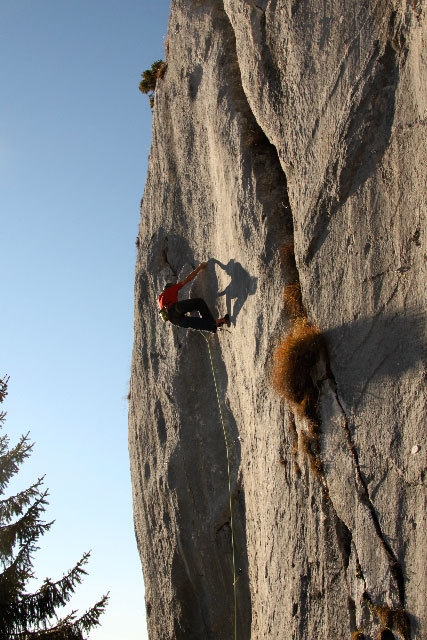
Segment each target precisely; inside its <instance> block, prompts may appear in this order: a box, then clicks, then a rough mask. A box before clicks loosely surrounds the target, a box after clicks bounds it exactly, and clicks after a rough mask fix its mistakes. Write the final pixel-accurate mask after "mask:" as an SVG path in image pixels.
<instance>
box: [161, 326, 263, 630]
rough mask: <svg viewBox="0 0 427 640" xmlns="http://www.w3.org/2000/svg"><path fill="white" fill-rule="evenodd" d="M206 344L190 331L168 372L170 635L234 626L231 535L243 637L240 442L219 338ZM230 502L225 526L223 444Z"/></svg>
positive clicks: (247, 606)
mask: <svg viewBox="0 0 427 640" xmlns="http://www.w3.org/2000/svg"><path fill="white" fill-rule="evenodd" d="M208 340H209V345H210V348H211V354H212V363H213V367H214V371H215V378H216V384H217V389H218V395H219V398H220V402H221V412H220V410H219V407H218V401H217V396H216V391H215V380H214V378H213V375H212V370H211V362H210V357H209V350H208V345H207V344H206V340H205V338H204V337H203V336H202V335H201V334H200V333H199V332H197V331H191V330H190V331H188V332H187V335H186V337H185V339H184V340H183V341H182V345H181V349H180V351H179V358H178V363H177V370H176V373H175V376H174V379H173V387H174V398H175V407H176V411H177V442H176V446H175V449H174V450H173V453H172V455H171V458H170V460H169V465H168V486H169V490H170V492H171V494H172V495H173V496H174V504H175V506H174V508H173V513H172V514H171V517H172V520H174V521H175V523H176V527H175V536H176V547H175V549H174V554H173V559H172V567H171V570H172V575H171V583H172V588H173V590H174V593H175V601H176V606H177V609H176V613H175V620H174V638H176V639H177V640H179V639H181V638H182V639H183V638H185V639H186V640H192V639H194V640H196V639H197V640H199V639H200V638H212V639H214V638H215V639H216V640H222V639H223V640H228V639H229V638H230V637H232V636H233V625H234V586H233V585H234V570H233V556H232V548H233V546H232V534H234V548H235V567H236V578H237V582H236V587H237V592H236V598H237V608H236V610H237V630H238V637H240V638H249V637H250V629H251V597H250V589H249V576H248V557H247V540H246V507H245V497H244V490H243V487H242V486H241V483H240V480H239V477H238V470H239V467H240V460H241V447H240V440H239V432H238V426H237V424H236V421H235V419H234V416H233V414H232V411H231V409H230V407H229V405H228V404H227V402H226V397H227V386H228V375H227V371H226V367H225V365H224V363H223V361H222V357H221V350H220V348H219V343H218V339H217V338H216V337H213V336H210V337H209V338H208ZM221 414H222V419H223V422H224V429H225V433H226V437H227V442H228V452H229V459H230V487H231V496H232V509H233V531H232V530H231V519H230V500H229V476H228V466H227V449H226V444H225V438H224V431H223V427H222V422H221Z"/></svg>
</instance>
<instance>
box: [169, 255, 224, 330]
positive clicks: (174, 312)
mask: <svg viewBox="0 0 427 640" xmlns="http://www.w3.org/2000/svg"><path fill="white" fill-rule="evenodd" d="M207 264H208V263H207V262H201V263H200V264H199V266H198V267H196V269H194V271H192V272H191V273H190V274H189V275H188V276H187V277H186V278H185V279H184V280H183V281H182V282H177V283H176V284H173V283H168V284H167V285H166V287H165V288H164V290H163V291H162V293H161V294H160V295H159V297H158V298H157V304H158V306H159V310H160V311H159V313H160V316H161V318H162V320H164V321H165V322H166V321H169V322H171V323H172V324H175V325H177V326H178V327H184V328H185V329H197V330H199V331H211V332H212V333H216V330H217V329H218V327H222V326H223V325H229V324H230V319H229V316H228V314H227V315H225V316H224V317H223V318H219V320H215V319H214V317H213V315H212V313H211V312H210V310H209V307H208V305H207V304H206V302H205V301H204V300H203V299H202V298H189V299H188V300H179V301H178V291H179V290H180V289H182V287H183V286H184V285H186V284H188V283H189V282H191V280H193V279H194V278H195V277H196V276H197V274H198V273H199V271H202V270H203V269H205V268H206V265H207ZM192 311H198V312H199V314H200V316H201V317H200V318H197V317H193V316H187V313H191V312H192Z"/></svg>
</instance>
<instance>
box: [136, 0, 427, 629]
mask: <svg viewBox="0 0 427 640" xmlns="http://www.w3.org/2000/svg"><path fill="white" fill-rule="evenodd" d="M426 13H427V12H426V5H425V3H422V2H421V1H417V0H402V1H401V2H397V1H396V2H394V1H393V0H379V1H377V2H365V1H363V0H362V1H361V2H354V1H353V0H352V1H351V2H350V0H334V2H329V1H328V0H325V1H324V2H319V1H318V0H293V1H291V0H257V1H251V0H224V1H221V0H185V1H184V0H172V3H171V14H170V20H169V27H168V42H167V48H168V55H167V68H166V71H165V73H164V76H163V78H162V79H159V80H158V82H157V88H156V94H155V104H154V109H153V134H152V146H151V151H150V158H149V168H148V174H147V180H146V185H145V191H144V198H143V202H142V206H141V223H140V229H139V236H138V255H137V262H136V278H135V340H134V349H133V358H132V374H131V386H130V403H129V454H130V464H131V477H132V486H133V503H134V515H135V532H136V538H137V544H138V549H139V552H140V555H141V561H142V566H143V572H144V580H145V587H146V607H147V618H148V625H149V633H150V639H151V640H172V639H177V640H179V639H181V638H185V639H186V640H193V639H194V640H196V639H197V640H200V639H205V638H206V639H215V640H226V639H227V640H232V639H233V638H235V637H237V638H239V640H249V639H250V638H251V639H252V640H264V639H265V638H272V639H273V638H274V639H278V638H280V639H281V638H289V639H291V638H292V639H293V640H315V639H316V640H317V639H319V640H331V639H334V640H335V639H336V640H339V639H341V638H342V639H349V640H350V639H351V638H352V634H355V632H356V631H360V632H363V634H364V637H365V638H367V639H372V640H373V639H374V638H376V637H380V634H381V633H385V632H384V631H383V629H384V628H386V627H390V628H391V631H390V633H391V632H392V633H393V634H394V636H395V637H396V638H403V639H404V640H406V639H408V638H414V639H417V640H426V638H427V598H426V593H427V572H426V566H427V562H426V556H427V553H426V539H427V513H426V506H427V500H426V469H427V457H426V451H427V448H426V447H427V443H426V426H427V425H426V340H427V335H426V259H427V243H426V208H427V202H426V200H427V198H426V192H427V187H426V185H427V177H426V176H427V145H426V138H427V135H426V133H427V45H426V42H427V16H426ZM283 247H293V252H294V256H295V264H296V271H295V267H294V268H292V267H290V266H289V260H288V261H286V260H284V259H283V255H284V254H283ZM288 252H289V250H288ZM202 260H208V267H207V268H206V270H205V271H203V272H201V273H200V274H199V275H198V276H197V278H196V279H195V280H194V281H193V282H192V283H191V284H190V285H188V286H187V287H185V288H184V289H183V290H182V291H181V294H182V296H183V297H187V296H189V295H191V296H202V297H204V298H205V300H206V301H207V303H208V304H209V306H210V308H211V309H212V310H213V311H214V312H215V315H216V317H219V316H220V315H223V314H224V313H225V312H226V311H228V312H229V313H230V316H231V320H232V326H231V328H230V329H229V330H226V331H222V332H221V333H218V334H217V335H215V336H214V335H211V336H206V337H205V336H204V335H202V334H200V333H198V332H195V331H191V330H190V331H187V332H186V331H185V330H182V329H178V328H176V327H172V326H171V325H170V324H168V323H166V324H163V323H162V322H161V320H160V319H159V317H158V313H157V308H156V297H157V295H158V294H159V293H160V291H161V290H162V288H163V285H164V284H165V282H169V281H171V280H172V281H173V280H177V279H179V280H180V279H182V278H183V277H185V276H186V275H187V274H188V273H189V272H190V271H191V269H192V268H193V267H194V266H196V265H197V264H198V263H199V262H201V261H202ZM295 280H298V282H299V284H300V287H301V293H302V300H303V303H304V307H305V309H306V314H307V318H308V320H309V322H310V323H311V324H312V325H314V326H316V327H317V328H318V329H319V331H320V332H321V333H322V335H323V336H324V339H325V344H326V352H325V353H323V354H322V355H321V356H320V357H319V361H318V363H317V365H316V366H315V367H313V369H312V371H311V374H310V376H311V379H312V382H313V384H314V387H315V389H316V403H315V420H314V423H315V426H316V428H317V429H318V432H319V436H318V449H317V451H316V456H317V460H318V461H319V460H320V462H321V464H320V466H319V465H318V468H317V470H316V469H315V468H314V465H313V464H312V462H313V458H312V457H311V458H310V455H307V450H306V449H304V442H306V434H308V433H309V432H310V428H312V427H313V418H311V420H310V419H309V417H307V415H306V414H304V412H301V411H297V410H296V408H295V407H293V406H291V405H290V404H287V403H286V402H284V401H283V400H282V399H281V398H280V397H279V396H278V395H277V394H276V392H275V391H274V389H273V387H272V383H271V371H272V366H273V363H272V360H273V353H274V346H275V345H276V344H277V343H278V342H280V340H282V339H283V337H284V336H286V334H287V332H288V331H289V330H290V328H291V324H292V321H291V319H290V317H289V315H287V313H286V311H285V309H284V303H283V290H284V286H285V285H286V284H287V283H289V282H294V281H295ZM207 341H208V342H207ZM210 354H211V357H212V359H211V358H210ZM212 366H213V370H212ZM213 371H214V373H215V378H214V376H213ZM215 381H216V386H215ZM217 392H218V395H217ZM218 398H219V404H218ZM221 417H222V421H221ZM222 422H223V424H224V429H225V438H224V432H223V424H222ZM226 445H227V448H226ZM227 452H228V458H229V464H230V474H228V470H227ZM229 483H230V484H229ZM229 486H230V490H231V498H232V520H231V519H230V508H229ZM231 525H232V526H231ZM232 530H233V533H234V550H235V570H234V571H233V556H232V535H231V534H232ZM235 578H236V579H237V581H236V583H235V585H234V584H233V582H234V580H235ZM234 596H236V605H237V606H236V607H235V606H234ZM141 606H143V603H141ZM235 625H236V632H235ZM353 637H356V636H353ZM360 637H361V636H360ZM381 637H382V636H381ZM384 637H385V636H384ZM387 637H388V636H387Z"/></svg>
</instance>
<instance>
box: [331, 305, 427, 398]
mask: <svg viewBox="0 0 427 640" xmlns="http://www.w3.org/2000/svg"><path fill="white" fill-rule="evenodd" d="M425 326H426V316H425V313H424V312H421V311H418V310H417V309H410V310H404V311H402V313H401V314H399V313H397V312H395V313H390V312H388V313H381V314H379V315H378V316H374V317H369V318H364V319H360V320H354V321H353V322H348V323H345V324H342V325H340V326H338V327H335V328H333V329H329V330H328V331H327V332H325V337H326V340H327V342H328V345H329V353H330V358H331V365H332V367H333V369H334V372H335V374H336V375H337V379H338V380H340V381H343V382H342V383H341V384H340V385H339V390H340V394H341V395H342V396H343V399H344V400H345V401H346V402H347V403H349V404H353V403H356V404H358V403H359V402H360V401H361V400H362V398H363V395H364V393H365V392H366V389H367V387H368V384H369V383H370V382H374V381H375V380H377V381H378V380H382V379H385V378H390V379H392V380H395V379H396V378H399V377H401V376H402V375H404V374H405V373H407V372H408V371H410V370H411V369H413V368H414V367H415V366H416V365H417V364H418V363H419V362H420V361H424V360H425V358H426V355H427V354H426V336H425ZM384 401H386V397H384Z"/></svg>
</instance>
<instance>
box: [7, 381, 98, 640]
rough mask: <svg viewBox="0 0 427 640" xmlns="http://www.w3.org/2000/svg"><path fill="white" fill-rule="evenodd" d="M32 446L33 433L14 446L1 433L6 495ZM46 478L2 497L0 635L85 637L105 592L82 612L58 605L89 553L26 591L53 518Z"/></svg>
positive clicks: (10, 638)
mask: <svg viewBox="0 0 427 640" xmlns="http://www.w3.org/2000/svg"><path fill="white" fill-rule="evenodd" d="M8 381H9V378H8V377H7V376H5V377H3V378H1V379H0V403H2V402H3V400H4V398H5V397H6V395H7V385H8ZM5 418H6V412H4V411H2V412H0V428H1V426H2V425H3V423H4V421H5ZM32 449H33V444H32V443H30V441H29V434H28V433H27V434H26V435H24V436H21V438H20V439H19V441H18V443H17V444H16V445H15V446H14V447H13V448H11V449H10V448H9V439H8V437H7V436H6V435H3V434H2V435H1V436H0V496H3V495H4V492H5V489H6V488H7V486H8V484H9V482H10V480H11V478H12V477H13V476H15V474H16V473H18V471H19V469H20V467H21V465H22V463H23V462H24V461H25V460H26V459H27V458H28V457H29V455H30V454H31V451H32ZM43 481H44V477H42V478H39V479H38V480H37V482H35V483H34V484H33V485H32V486H30V487H28V488H27V489H26V490H24V491H22V492H20V493H18V494H16V495H12V496H10V497H7V498H4V499H2V500H0V640H84V638H85V636H84V635H83V634H84V633H87V632H89V631H90V630H91V629H92V628H93V627H95V626H96V625H98V624H99V618H100V616H101V614H102V613H103V612H104V610H105V607H106V604H107V600H108V596H104V597H102V598H101V600H99V602H97V603H96V604H95V605H94V606H92V607H91V608H90V609H89V610H88V611H87V612H86V613H84V614H83V615H81V616H80V617H78V616H77V612H76V611H72V612H71V613H69V614H68V615H65V616H64V617H62V618H61V617H59V616H58V613H57V610H58V609H59V608H61V607H63V606H64V605H66V604H67V603H68V602H69V600H70V599H71V596H72V595H73V593H74V591H75V589H76V586H77V585H78V584H80V583H81V582H82V579H83V577H84V576H85V575H86V571H85V569H84V566H85V565H86V563H87V561H88V559H89V555H90V554H89V553H85V554H84V555H83V557H82V558H81V559H80V560H79V561H78V562H77V564H76V565H75V566H74V567H73V569H71V571H69V572H68V573H67V574H65V575H64V576H63V577H62V578H61V579H60V580H58V581H57V582H52V581H51V580H50V579H49V578H46V580H45V581H44V583H43V584H42V586H41V587H40V589H39V590H38V591H36V592H35V593H29V592H27V591H26V588H25V587H26V584H27V583H28V581H29V580H30V579H31V578H34V573H33V555H34V553H35V551H36V550H37V549H38V547H37V546H36V543H37V541H38V539H39V538H40V537H41V536H43V535H44V534H45V533H46V531H48V530H49V529H50V527H51V526H52V524H53V523H52V522H44V521H43V520H42V514H43V513H44V511H45V509H46V505H47V504H48V503H47V496H48V492H47V490H45V489H43Z"/></svg>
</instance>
